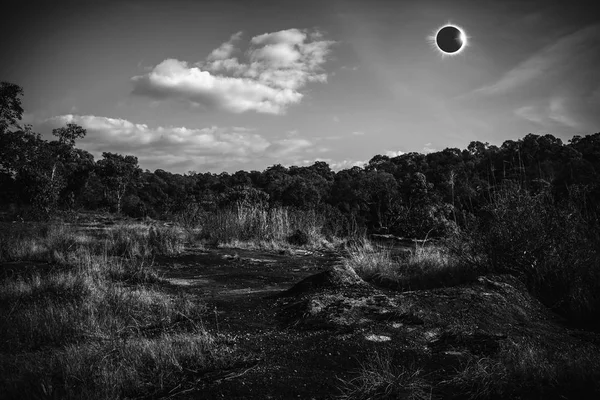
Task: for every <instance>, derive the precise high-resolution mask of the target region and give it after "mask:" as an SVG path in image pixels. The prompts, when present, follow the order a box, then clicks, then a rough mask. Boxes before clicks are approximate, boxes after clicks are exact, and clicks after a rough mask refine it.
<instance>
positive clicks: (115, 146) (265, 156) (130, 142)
mask: <svg viewBox="0 0 600 400" xmlns="http://www.w3.org/2000/svg"><path fill="white" fill-rule="evenodd" d="M68 123H76V124H78V125H81V126H82V127H84V128H85V129H86V130H87V135H86V137H85V138H84V139H82V140H81V141H80V142H79V144H78V147H81V148H83V149H84V150H87V151H89V152H91V153H92V154H93V155H94V156H95V157H97V158H99V157H101V154H102V152H116V153H121V154H132V155H135V156H137V157H138V159H139V162H140V165H141V166H142V168H148V169H156V168H161V169H165V170H168V171H172V172H186V171H189V170H199V171H205V170H207V168H211V169H212V170H213V171H215V170H216V171H219V172H220V171H223V170H232V169H235V168H237V169H241V168H244V166H246V165H250V164H252V165H255V163H256V161H257V160H263V161H264V165H263V166H260V167H258V166H255V167H254V168H266V167H267V166H268V165H271V164H273V163H278V162H285V161H287V160H296V159H298V158H299V157H302V156H303V155H304V156H305V154H307V153H310V152H312V151H313V148H312V146H313V143H312V142H310V141H309V140H306V139H302V138H288V139H279V140H274V141H269V140H267V139H266V138H265V137H263V136H261V135H259V134H257V133H253V131H254V129H252V128H246V127H230V128H221V127H216V126H211V127H206V128H199V129H195V128H186V127H162V126H159V127H156V128H152V127H149V126H148V125H146V124H136V123H133V122H131V121H128V120H124V119H119V118H107V117H99V116H94V115H72V114H68V115H60V116H56V117H52V118H49V119H47V120H45V121H44V122H43V123H42V126H43V127H45V128H47V130H50V129H52V128H56V127H61V126H65V125H66V124H68ZM253 163H254V164H253Z"/></svg>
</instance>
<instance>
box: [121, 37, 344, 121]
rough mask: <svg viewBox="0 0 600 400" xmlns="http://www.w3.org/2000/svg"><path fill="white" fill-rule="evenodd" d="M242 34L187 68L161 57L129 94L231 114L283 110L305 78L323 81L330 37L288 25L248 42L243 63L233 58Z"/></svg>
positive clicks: (296, 99)
mask: <svg viewBox="0 0 600 400" xmlns="http://www.w3.org/2000/svg"><path fill="white" fill-rule="evenodd" d="M240 37H241V32H238V33H237V34H235V35H233V36H232V37H231V38H230V40H229V41H227V42H225V43H223V44H221V45H220V46H219V47H218V48H217V49H215V50H213V51H212V52H211V53H210V54H209V56H208V57H207V58H206V60H205V61H201V62H197V63H195V64H194V65H193V66H190V65H189V64H188V63H187V62H185V61H180V60H177V59H166V60H164V61H162V62H161V63H160V64H158V65H156V66H155V67H154V68H153V69H152V71H151V72H149V73H147V74H145V75H139V76H134V77H133V78H132V82H133V85H134V89H133V93H135V94H138V95H142V96H148V97H151V98H155V99H160V100H162V99H177V100H184V101H189V102H191V103H193V104H199V105H203V106H205V107H207V108H216V109H222V110H226V111H230V112H234V113H241V112H246V111H256V112H260V113H270V114H282V113H284V112H285V110H286V109H287V107H288V106H290V105H292V104H297V103H299V102H300V101H301V100H302V97H303V94H302V93H301V89H302V88H304V87H305V86H306V85H307V84H308V83H309V82H325V81H326V80H327V74H326V73H325V72H324V70H323V64H324V63H325V62H326V60H327V55H328V54H329V53H330V51H331V46H332V45H333V44H334V42H333V41H328V40H321V39H322V35H321V34H319V33H318V32H310V31H307V30H298V29H288V30H283V31H279V32H273V33H265V34H262V35H258V36H255V37H253V38H251V40H250V46H249V48H248V50H247V51H246V52H245V55H246V57H247V59H248V60H247V62H240V60H239V59H238V58H237V57H234V55H235V54H236V52H238V49H237V48H236V47H235V45H234V43H235V42H236V41H238V40H239V39H240Z"/></svg>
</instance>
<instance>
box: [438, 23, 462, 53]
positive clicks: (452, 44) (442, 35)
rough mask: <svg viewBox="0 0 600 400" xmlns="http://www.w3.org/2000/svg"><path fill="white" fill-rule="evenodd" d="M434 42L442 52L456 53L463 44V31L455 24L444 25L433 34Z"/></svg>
mask: <svg viewBox="0 0 600 400" xmlns="http://www.w3.org/2000/svg"><path fill="white" fill-rule="evenodd" d="M435 43H436V44H437V46H438V48H439V49H440V50H441V51H443V52H444V53H450V54H452V53H456V52H457V51H459V50H460V49H461V48H462V47H463V45H464V41H463V33H462V32H461V30H460V29H458V28H457V27H455V26H451V25H448V26H445V27H443V28H442V29H440V30H439V31H438V33H437V35H436V36H435Z"/></svg>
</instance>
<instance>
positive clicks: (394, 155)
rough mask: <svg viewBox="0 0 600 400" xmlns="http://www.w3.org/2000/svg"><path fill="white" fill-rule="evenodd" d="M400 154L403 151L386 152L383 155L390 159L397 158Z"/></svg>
mask: <svg viewBox="0 0 600 400" xmlns="http://www.w3.org/2000/svg"><path fill="white" fill-rule="evenodd" d="M402 154H404V152H403V151H401V150H398V151H386V152H385V155H386V156H388V157H390V158H394V157H398V156H401V155H402Z"/></svg>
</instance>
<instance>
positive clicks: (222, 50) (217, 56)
mask: <svg viewBox="0 0 600 400" xmlns="http://www.w3.org/2000/svg"><path fill="white" fill-rule="evenodd" d="M241 36H242V32H238V33H235V34H233V35H231V37H230V38H229V40H228V41H227V42H225V43H223V44H221V45H220V46H219V47H217V48H216V49H214V50H213V51H212V52H211V53H210V54H209V55H208V57H207V60H209V61H214V60H224V59H227V58H229V57H230V56H231V55H232V54H233V52H234V51H235V47H234V45H233V42H235V41H236V40H238V39H240V38H241Z"/></svg>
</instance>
